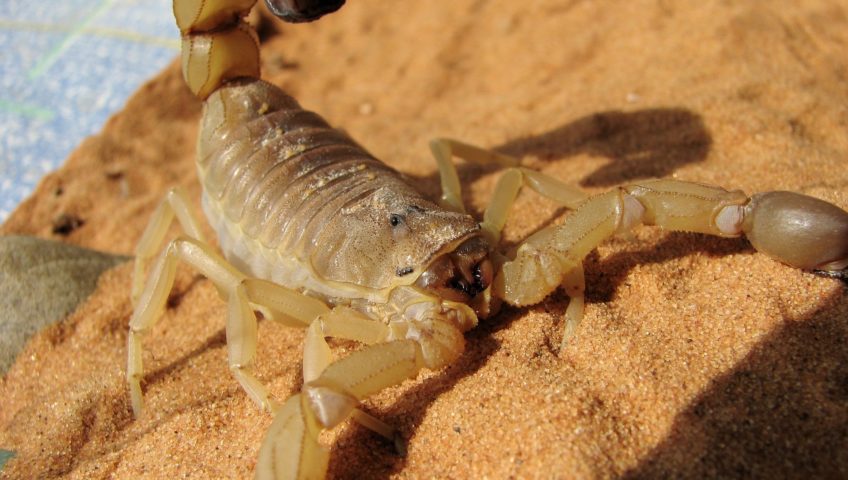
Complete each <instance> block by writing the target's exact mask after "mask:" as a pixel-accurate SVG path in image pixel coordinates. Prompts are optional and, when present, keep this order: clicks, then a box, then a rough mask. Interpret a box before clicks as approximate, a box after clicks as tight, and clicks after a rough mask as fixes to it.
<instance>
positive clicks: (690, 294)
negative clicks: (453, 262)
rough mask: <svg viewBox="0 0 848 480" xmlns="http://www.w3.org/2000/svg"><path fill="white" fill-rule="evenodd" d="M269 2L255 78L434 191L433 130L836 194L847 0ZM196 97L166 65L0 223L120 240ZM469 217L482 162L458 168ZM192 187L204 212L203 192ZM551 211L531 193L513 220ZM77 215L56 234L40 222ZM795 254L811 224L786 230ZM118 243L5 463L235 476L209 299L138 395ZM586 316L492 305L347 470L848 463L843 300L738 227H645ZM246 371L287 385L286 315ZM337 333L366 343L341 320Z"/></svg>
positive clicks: (483, 186) (194, 298)
mask: <svg viewBox="0 0 848 480" xmlns="http://www.w3.org/2000/svg"><path fill="white" fill-rule="evenodd" d="M348 3H349V4H348V5H346V6H345V7H344V8H343V9H342V10H341V11H340V12H338V13H336V14H333V15H331V16H329V17H327V18H325V19H323V20H321V21H320V22H318V23H316V24H310V25H300V26H288V25H286V26H279V27H278V30H279V32H280V33H279V34H278V35H269V36H268V39H267V41H266V43H265V44H264V47H263V58H264V62H265V64H264V72H265V76H266V77H267V78H268V79H270V80H271V81H273V82H275V83H277V84H279V85H281V86H283V87H284V88H285V89H286V90H288V91H289V92H290V93H292V94H293V95H294V96H295V97H297V98H298V99H300V100H301V102H302V104H303V105H304V106H306V107H307V108H310V109H313V110H315V111H318V112H320V113H321V114H322V115H324V116H326V117H327V118H328V119H329V120H330V121H331V122H332V123H333V124H335V125H338V126H339V127H341V128H344V129H345V130H347V131H348V132H349V133H350V134H351V135H352V136H353V137H354V138H356V139H358V140H359V141H360V142H361V143H362V144H363V145H364V146H366V147H367V148H368V149H369V150H370V151H372V153H374V154H375V155H377V156H378V157H379V158H383V159H386V161H387V162H388V163H390V164H391V165H393V166H394V167H396V168H397V169H399V170H400V171H402V172H403V173H405V174H407V175H408V176H409V177H410V178H412V179H413V180H414V181H415V183H416V184H418V185H420V186H421V187H422V188H423V189H424V190H425V191H426V192H427V193H429V194H436V193H437V189H438V180H437V175H436V170H435V166H434V163H433V162H432V161H431V160H430V158H429V155H428V152H427V147H426V145H427V140H428V139H430V138H433V137H436V136H452V137H456V138H461V139H464V140H467V141H470V142H473V143H475V144H478V145H481V146H485V147H489V148H494V149H497V150H500V151H502V152H507V153H511V154H515V155H519V156H522V157H524V158H525V159H526V162H527V164H528V165H530V166H532V167H534V168H537V169H539V170H542V171H545V172H547V173H549V174H551V175H554V176H556V177H558V178H562V179H565V180H569V181H574V182H578V183H579V184H580V185H581V186H582V187H584V188H586V189H588V190H591V191H593V192H600V191H604V190H606V189H608V188H610V187H612V186H614V185H616V184H620V183H626V182H628V181H633V180H637V179H643V178H648V177H653V176H675V177H677V178H680V179H686V180H693V181H700V182H706V183H713V184H719V185H724V186H727V187H733V188H741V189H743V190H745V191H747V192H755V191H763V190H779V189H785V190H794V191H799V192H803V193H807V194H810V195H814V196H817V197H820V198H823V199H826V200H828V201H831V202H833V203H835V204H837V205H839V206H841V207H842V208H848V169H846V168H845V166H846V160H848V135H846V132H847V131H848V130H846V129H848V108H846V105H848V57H846V56H845V52H846V51H848V9H846V7H845V6H844V4H843V3H841V2H835V1H830V2H828V1H807V2H803V6H798V4H799V3H800V2H790V1H777V2H775V1H768V2H766V1H757V2H732V3H731V2H651V1H608V2H578V1H553V0H540V1H536V2H514V1H508V0H492V1H480V0H456V1H453V2H441V3H434V2H431V1H426V0H408V1H405V2H403V3H404V7H403V8H401V7H399V6H398V5H393V6H392V7H391V9H388V10H387V9H385V8H386V6H387V5H388V4H387V3H386V2H380V1H378V0H351V1H350V2H348ZM199 111H200V110H199V104H198V103H197V102H196V101H195V100H194V99H193V98H192V97H191V96H190V95H189V94H188V92H187V91H186V90H185V88H184V87H183V85H182V80H181V78H180V75H179V72H178V69H177V68H176V66H175V65H174V66H172V67H170V68H168V69H166V70H165V71H164V72H162V73H161V74H160V75H159V76H157V77H156V78H154V79H152V80H151V81H150V82H149V83H148V84H147V85H145V86H144V87H143V88H141V89H140V90H139V92H138V93H137V94H136V95H135V96H134V97H133V98H132V99H131V100H130V101H129V102H128V104H127V106H126V108H125V109H124V110H123V111H121V112H119V113H117V114H116V115H115V116H114V118H112V119H111V120H110V121H109V122H108V124H107V125H106V127H105V128H104V130H103V132H102V133H100V134H99V135H96V136H94V137H92V138H90V139H88V140H86V141H85V142H83V144H82V145H80V147H79V149H78V150H77V151H76V152H75V153H74V154H72V155H71V156H70V158H69V159H68V161H67V163H66V164H65V166H64V167H62V168H61V169H60V170H59V171H57V172H55V173H54V174H52V175H50V176H48V177H47V178H46V179H45V180H44V181H43V182H42V183H41V185H40V187H39V189H38V191H37V192H36V194H35V195H34V196H33V197H32V198H30V199H29V200H27V201H26V202H24V203H23V204H22V205H21V206H20V207H19V208H18V210H17V211H16V212H15V213H14V214H13V215H12V216H11V218H10V219H9V220H8V221H7V222H6V224H5V225H4V226H3V227H2V232H3V233H18V234H32V235H37V236H41V237H45V238H57V237H61V238H62V239H64V240H65V241H67V242H69V243H73V244H77V245H81V246H85V247H90V248H96V249H100V250H105V251H110V252H116V253H131V252H132V249H133V247H134V244H135V242H136V241H137V239H138V238H139V236H140V233H141V231H142V229H143V228H144V225H145V223H146V221H147V219H148V217H149V215H150V212H151V210H152V209H153V208H154V206H155V204H156V203H157V202H158V200H159V199H160V198H161V196H162V194H163V192H164V190H165V189H166V188H168V187H170V186H173V185H182V186H184V187H185V188H186V189H187V190H188V191H189V193H190V195H191V196H192V198H195V199H196V198H198V195H199V186H198V185H197V183H196V180H195V175H194V171H193V168H194V167H193V164H192V161H193V151H194V142H195V135H196V132H197V127H196V125H197V121H198V116H199ZM461 176H462V179H463V181H464V184H465V185H466V187H467V190H466V201H467V202H468V203H469V204H470V205H471V206H472V209H473V210H474V211H476V212H480V211H482V209H483V208H484V206H485V204H486V199H487V198H488V195H489V194H490V193H491V190H492V188H493V186H494V182H495V180H496V178H497V172H495V171H492V170H488V169H483V168H475V167H470V166H463V167H462V168H461ZM196 208H197V209H198V211H199V206H196ZM562 215H563V212H562V211H560V210H558V209H557V208H556V207H555V206H554V205H552V204H550V203H549V202H546V201H544V200H540V199H539V198H538V197H537V196H534V195H533V194H531V193H526V194H522V196H521V197H520V198H519V201H518V202H517V205H516V211H515V213H514V214H513V215H512V216H511V218H510V221H509V224H508V226H507V229H506V240H507V241H508V242H510V243H513V244H514V243H515V242H517V241H519V240H521V239H522V238H524V237H525V236H527V235H528V234H529V233H531V232H533V231H535V230H536V229H538V228H539V227H541V226H543V225H546V224H548V223H550V222H552V221H559V220H560V218H561V216H562ZM68 218H73V219H78V220H80V221H81V225H78V224H76V223H74V228H70V229H59V230H60V231H62V232H64V233H63V234H61V235H60V234H54V233H52V232H53V230H54V227H55V224H56V222H62V221H65V222H66V221H67V220H68ZM800 248H804V247H803V246H802V247H800ZM130 273H131V268H130V265H128V264H125V265H123V266H119V267H117V268H115V269H113V270H111V271H109V272H108V273H107V274H105V275H104V277H102V278H101V281H100V284H99V287H98V289H97V291H96V292H95V294H93V296H92V297H90V299H89V300H88V301H87V302H86V303H84V304H83V305H82V306H80V308H79V309H78V310H77V311H76V312H75V313H74V314H72V315H71V316H70V317H68V318H67V319H66V320H65V321H64V322H62V323H61V324H60V325H58V326H56V327H53V328H50V329H48V330H47V331H45V332H43V333H41V334H39V335H38V336H36V337H35V338H34V339H33V340H32V341H31V342H30V344H29V345H28V347H27V348H26V350H25V351H24V353H23V354H22V355H21V356H20V357H19V358H18V360H17V362H16V364H15V365H14V366H13V367H12V369H11V370H10V371H9V373H8V375H7V376H6V377H5V378H3V379H2V382H0V447H3V448H7V449H12V450H16V451H17V452H18V454H17V457H15V459H13V460H12V461H10V463H9V464H8V465H7V466H6V468H5V469H4V470H3V472H2V474H0V476H2V477H3V478H48V477H57V476H61V477H64V478H245V477H249V476H250V475H251V472H252V469H253V466H254V463H255V457H256V454H257V450H258V447H259V443H260V439H261V437H262V435H263V432H264V431H265V429H266V428H267V427H268V425H269V424H270V421H271V418H270V417H269V416H268V415H266V414H263V413H261V412H258V411H257V409H256V408H255V406H254V405H253V404H252V403H251V402H250V401H249V399H248V398H247V397H246V396H245V394H244V393H243V392H242V390H241V389H240V388H239V387H238V385H237V383H236V381H235V380H234V379H233V378H232V376H231V375H230V374H229V372H228V369H227V366H226V348H225V343H224V316H225V311H226V308H225V305H224V304H223V302H221V301H220V300H218V299H217V294H216V292H215V290H214V288H213V287H212V285H211V284H210V283H209V282H208V281H206V280H203V279H200V278H195V277H193V276H192V274H191V272H189V271H188V270H186V271H184V272H181V274H180V275H179V276H178V281H177V285H176V287H175V289H174V292H173V295H172V298H171V302H170V303H169V308H168V310H167V312H166V314H165V316H164V318H163V320H162V321H161V322H160V323H159V324H158V325H157V327H156V328H155V329H154V331H153V333H152V334H151V335H150V336H149V337H148V338H147V339H146V342H145V346H146V348H147V350H146V354H145V362H146V372H147V374H146V376H145V380H144V385H145V392H146V399H147V402H148V410H147V412H146V413H145V415H144V416H143V418H141V419H139V420H134V419H133V417H132V414H131V411H130V406H129V399H128V396H127V390H126V387H125V384H124V373H123V371H124V362H125V342H126V329H127V322H128V318H129V316H130V313H131V307H130V303H129V297H128V293H129V282H130ZM586 273H587V283H588V291H587V308H586V317H585V320H584V322H583V324H582V325H581V327H580V328H579V330H578V331H577V335H576V340H575V342H574V343H573V344H572V345H571V346H570V347H569V348H568V349H567V350H566V351H564V352H558V345H559V341H560V338H561V329H562V321H561V316H562V314H563V312H564V310H565V307H566V305H567V297H565V295H564V294H561V293H557V294H554V295H552V296H551V297H550V298H548V299H547V300H545V301H544V302H542V303H541V304H539V305H537V306H534V307H530V308H521V309H514V308H509V309H506V310H505V311H504V312H502V313H501V314H500V315H498V316H497V317H495V318H493V319H491V320H490V321H488V322H487V323H486V324H484V325H481V326H480V327H479V328H477V329H476V330H474V331H472V332H470V333H469V334H468V335H467V340H468V347H467V352H466V354H465V355H464V356H463V357H462V359H461V360H460V361H459V362H457V363H456V364H455V365H453V366H451V367H450V368H447V369H446V370H444V371H436V372H425V373H423V374H422V375H421V376H420V377H419V378H417V379H415V380H411V381H408V382H406V383H404V384H403V385H401V386H399V387H397V388H393V389H390V390H388V391H386V392H384V393H382V394H380V395H378V396H376V397H375V398H374V399H373V400H371V401H369V402H368V403H367V404H366V409H367V410H368V411H370V412H371V413H373V414H375V415H377V416H379V417H381V418H383V419H384V420H386V421H387V422H389V423H391V424H393V425H395V426H397V427H398V428H399V430H400V431H401V433H402V435H403V437H404V438H405V439H407V440H408V454H407V455H406V456H405V457H401V456H399V455H398V454H396V453H395V452H394V450H393V448H392V446H391V445H389V444H388V443H387V442H385V441H383V440H382V439H380V438H378V437H376V436H375V435H373V434H371V433H370V432H368V431H366V430H364V429H363V428H361V427H358V426H355V425H345V426H344V427H342V428H341V429H340V431H338V432H336V435H335V436H334V437H333V439H332V440H333V443H332V460H331V464H330V473H331V475H332V476H333V477H335V478H383V477H407V478H511V477H512V478H611V477H630V478H662V477H686V478H702V477H724V478H728V477H745V478H748V477H760V478H763V477H768V478H774V477H802V478H809V477H831V478H833V477H843V478H844V477H846V476H848V448H845V447H846V439H848V348H846V346H845V345H846V339H848V300H847V299H846V296H845V287H844V286H843V284H842V283H840V282H839V281H836V280H831V279H824V278H819V277H816V276H814V275H812V274H810V273H804V272H801V271H796V270H794V269H791V268H788V267H785V266H783V265H781V264H779V263H777V262H775V261H773V260H771V259H769V258H767V257H765V256H764V255H760V254H756V253H755V252H754V251H753V249H752V248H751V247H750V245H749V244H748V243H747V242H746V241H745V240H742V239H717V238H709V237H706V236H703V235H693V234H680V233H668V232H663V231H661V230H659V229H655V228H648V227H640V228H637V229H636V231H635V233H634V235H633V236H632V238H629V239H614V240H612V241H610V242H607V243H605V244H604V245H602V246H601V247H600V248H599V249H598V250H597V252H595V253H593V254H591V255H590V256H589V258H588V259H587V261H586ZM260 336H261V345H260V349H259V354H258V355H259V360H258V376H259V378H261V379H262V380H263V381H265V382H267V383H268V385H269V386H270V388H271V390H272V392H273V393H274V394H275V395H276V396H278V397H279V398H285V397H287V396H289V395H291V394H293V393H294V392H296V391H297V390H298V389H299V388H300V383H301V381H302V380H301V377H300V372H299V368H300V363H299V358H300V355H301V344H302V340H303V333H302V332H301V331H297V330H291V329H286V328H283V327H280V326H278V325H274V324H271V323H270V322H262V324H261V326H260ZM336 346H337V351H338V353H339V354H343V353H344V351H346V350H349V349H351V348H355V346H354V345H352V344H348V343H341V342H339V343H336Z"/></svg>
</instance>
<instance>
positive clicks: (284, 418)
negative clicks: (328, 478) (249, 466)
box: [256, 394, 329, 480]
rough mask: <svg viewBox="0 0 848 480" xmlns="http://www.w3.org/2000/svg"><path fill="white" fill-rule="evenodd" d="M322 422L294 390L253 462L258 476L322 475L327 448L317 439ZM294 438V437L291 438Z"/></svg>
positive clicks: (271, 479) (278, 479)
mask: <svg viewBox="0 0 848 480" xmlns="http://www.w3.org/2000/svg"><path fill="white" fill-rule="evenodd" d="M320 431H321V426H320V424H319V423H318V421H317V420H316V419H315V416H314V414H313V413H312V410H311V409H310V408H309V407H308V405H307V404H306V397H304V396H303V395H301V394H297V395H294V396H292V397H291V398H289V399H288V400H287V401H286V403H285V404H284V405H283V407H282V408H281V409H279V410H277V412H276V415H275V416H274V421H273V422H272V423H271V427H270V428H269V429H268V432H267V433H266V434H265V439H264V440H263V441H262V447H260V449H259V459H258V460H257V463H256V479H257V480H283V479H313V478H324V475H325V473H326V471H327V462H328V460H329V451H328V450H327V449H326V448H324V447H323V446H321V444H320V443H318V434H319V433H320ZM292 440H296V441H292Z"/></svg>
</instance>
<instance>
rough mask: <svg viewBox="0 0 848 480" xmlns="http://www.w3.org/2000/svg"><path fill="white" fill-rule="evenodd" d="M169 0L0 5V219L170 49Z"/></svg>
mask: <svg viewBox="0 0 848 480" xmlns="http://www.w3.org/2000/svg"><path fill="white" fill-rule="evenodd" d="M171 12H172V10H171V0H62V1H55V0H53V1H51V0H47V1H37V2H34V1H32V0H2V1H0V45H2V50H0V221H3V220H5V219H6V218H7V217H8V215H9V214H10V213H11V211H12V210H13V209H14V207H15V206H16V205H17V204H18V203H20V201H21V200H23V199H24V198H25V197H26V196H27V195H29V194H30V193H31V192H32V190H33V188H34V187H35V185H36V184H37V182H38V181H39V179H40V178H41V177H42V176H43V175H44V174H46V173H47V172H50V171H52V170H54V169H56V168H57V167H58V166H59V165H61V164H62V162H63V161H64V160H65V158H66V157H67V156H68V154H70V152H71V151H72V150H73V149H74V147H76V146H77V145H78V144H79V143H80V142H81V141H82V139H83V138H84V137H86V136H88V135H91V134H93V133H96V132H97V131H99V130H100V129H101V127H102V125H103V124H104V122H105V121H106V119H107V118H108V117H109V116H110V115H111V114H112V113H113V112H115V111H117V110H119V109H120V108H121V107H122V106H123V105H124V103H125V102H126V99H127V97H128V96H129V95H130V94H131V93H132V92H133V91H135V90H136V89H137V88H138V87H139V86H140V85H141V84H142V83H143V82H144V81H145V80H146V79H148V78H150V77H151V76H152V75H154V74H155V73H156V72H157V71H159V70H161V69H162V68H163V67H164V66H165V65H166V64H167V63H168V62H170V61H171V60H173V59H174V58H175V57H176V56H177V55H178V54H179V32H178V30H177V28H176V26H175V25H174V20H173V17H172V13H171Z"/></svg>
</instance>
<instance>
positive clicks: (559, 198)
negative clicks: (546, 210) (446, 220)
mask: <svg viewBox="0 0 848 480" xmlns="http://www.w3.org/2000/svg"><path fill="white" fill-rule="evenodd" d="M430 150H431V151H432V152H433V156H434V157H435V158H436V163H437V165H438V167H439V175H440V177H441V183H442V198H441V202H442V205H443V206H445V207H446V208H450V209H452V210H455V211H458V212H464V211H465V207H464V206H463V204H462V192H461V188H460V184H459V176H458V175H457V172H456V165H454V163H453V161H452V159H453V157H454V156H456V157H459V158H462V159H463V160H466V161H469V162H474V163H477V164H480V165H497V166H500V167H505V168H507V170H506V171H505V172H504V173H503V175H502V176H501V178H499V179H498V183H497V185H496V186H495V191H494V193H493V194H492V199H491V201H490V202H489V205H488V207H486V211H485V213H484V215H483V222H482V224H481V227H482V228H483V231H484V234H485V235H486V237H487V240H489V243H490V245H492V246H495V245H497V244H498V242H499V241H500V232H501V230H503V226H504V224H505V223H506V217H507V213H508V212H509V209H510V207H511V206H512V204H513V202H514V201H515V197H516V196H517V195H518V191H519V190H520V189H521V187H522V186H527V187H530V188H531V189H532V190H534V191H535V192H536V193H538V194H540V195H542V196H544V197H547V198H549V199H551V200H553V201H555V202H557V203H558V204H560V205H562V206H564V207H566V208H569V209H574V208H576V207H577V205H579V204H580V202H582V201H583V200H585V199H586V198H587V195H586V193H585V192H583V191H582V190H580V189H579V188H577V187H574V186H571V185H568V184H566V183H564V182H561V181H559V180H557V179H555V178H553V177H551V176H548V175H545V174H544V173H541V172H537V171H535V170H531V169H529V168H525V167H522V166H520V161H519V160H518V159H517V158H515V157H511V156H509V155H504V154H502V153H498V152H494V151H491V150H486V149H483V148H480V147H475V146H473V145H469V144H467V143H464V142H460V141H459V140H453V139H448V138H437V139H434V140H432V141H430Z"/></svg>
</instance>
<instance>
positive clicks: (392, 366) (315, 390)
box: [256, 320, 465, 479]
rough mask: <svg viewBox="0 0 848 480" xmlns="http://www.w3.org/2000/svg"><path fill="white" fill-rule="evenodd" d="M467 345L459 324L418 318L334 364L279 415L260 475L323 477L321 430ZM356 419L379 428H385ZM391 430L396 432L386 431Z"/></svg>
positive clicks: (261, 458) (450, 359) (445, 361)
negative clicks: (398, 334) (395, 335)
mask: <svg viewBox="0 0 848 480" xmlns="http://www.w3.org/2000/svg"><path fill="white" fill-rule="evenodd" d="M390 338H391V337H390ZM464 347H465V342H464V339H463V336H462V332H460V331H459V330H458V329H457V328H456V327H454V326H452V325H450V324H448V323H445V322H443V321H433V320H427V321H415V322H410V324H409V325H408V329H407V330H406V332H405V338H404V339H402V340H391V341H387V342H383V343H376V344H373V345H369V346H366V347H365V348H363V349H361V350H358V351H356V352H353V353H352V354H350V355H348V356H346V357H344V358H341V359H339V360H336V361H335V362H332V363H330V364H329V365H327V366H326V368H324V369H323V371H322V372H321V374H320V375H319V376H318V377H317V378H314V379H312V380H310V381H308V382H306V383H304V387H303V391H301V393H299V394H297V395H295V396H294V397H292V398H290V399H289V400H288V401H287V402H286V405H285V407H283V409H282V410H280V412H279V413H278V414H277V416H276V418H275V419H274V422H273V424H272V426H271V428H270V429H269V431H268V433H267V434H266V436H265V439H264V440H263V443H262V447H261V448H260V453H259V460H258V462H257V467H256V470H257V478H260V479H276V478H305V477H308V476H310V475H315V476H319V477H320V476H322V475H323V474H324V470H325V469H326V462H327V459H326V456H321V454H323V450H322V449H321V447H320V445H319V444H318V441H317V437H318V435H319V433H320V431H321V430H322V429H329V428H333V427H335V426H336V425H338V424H340V423H341V422H342V421H344V420H345V419H346V418H348V417H350V416H353V418H354V419H355V420H356V419H357V417H358V416H359V415H358V414H357V413H356V407H357V406H358V405H359V403H360V402H361V401H362V400H364V399H365V398H367V397H368V396H370V395H373V394H375V393H377V392H379V391H381V390H383V389H385V388H388V387H391V386H394V385H398V384H400V383H401V382H403V381H404V380H406V379H408V378H413V377H415V376H416V375H417V374H418V372H419V371H420V370H421V369H422V368H424V367H427V368H431V369H438V368H442V367H444V366H445V365H447V364H449V363H452V362H453V361H455V360H456V358H458V357H459V355H461V354H462V352H463V350H464ZM375 420H376V419H375ZM358 421H360V423H363V424H364V425H365V426H367V427H369V428H372V429H373V430H375V431H379V430H378V428H381V427H380V426H377V428H374V427H372V426H369V425H368V424H367V421H366V422H363V421H362V419H360V420H358ZM381 423H382V422H381ZM389 435H393V432H391V431H390V432H386V436H389ZM319 452H320V453H319Z"/></svg>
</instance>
